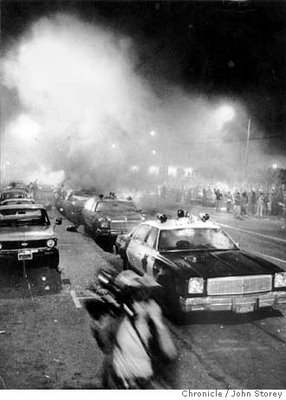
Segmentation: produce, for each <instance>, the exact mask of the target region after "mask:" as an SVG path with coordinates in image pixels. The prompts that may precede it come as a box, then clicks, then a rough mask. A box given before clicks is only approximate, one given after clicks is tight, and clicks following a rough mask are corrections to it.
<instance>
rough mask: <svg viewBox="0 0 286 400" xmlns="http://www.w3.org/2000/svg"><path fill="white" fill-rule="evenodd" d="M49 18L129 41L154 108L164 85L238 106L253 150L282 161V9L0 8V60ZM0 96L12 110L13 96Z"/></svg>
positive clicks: (232, 4) (267, 5)
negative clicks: (248, 124) (247, 121)
mask: <svg viewBox="0 0 286 400" xmlns="http://www.w3.org/2000/svg"><path fill="white" fill-rule="evenodd" d="M57 12H61V13H68V14H69V15H73V16H75V17H79V18H80V19H81V20H82V21H86V23H88V24H90V25H97V24H100V25H101V26H104V27H107V29H111V30H112V32H115V34H116V32H118V35H126V37H129V38H131V39H132V42H133V43H134V44H135V45H136V56H135V57H134V60H133V65H134V70H135V72H136V74H138V75H139V76H140V77H142V78H143V79H145V80H146V81H147V82H148V83H149V84H150V85H151V86H152V90H153V91H154V93H156V95H157V96H158V98H161V99H164V100H162V101H166V98H168V87H169V86H168V85H173V86H177V87H180V88H183V90H184V91H185V92H186V93H188V92H189V93H192V94H194V93H195V95H196V96H197V98H200V96H201V95H202V96H204V99H207V101H208V102H209V103H210V104H211V103H212V101H214V102H215V101H216V99H217V98H218V97H219V96H225V97H227V98H229V99H233V100H234V101H236V100H238V101H240V102H241V103H243V104H244V105H245V106H246V107H247V110H248V113H249V117H251V118H252V120H253V121H255V124H256V127H260V128H261V129H256V130H255V131H254V132H253V133H252V136H251V139H250V140H251V141H253V144H254V145H256V144H255V143H258V142H259V144H261V143H262V144H263V146H264V148H266V149H267V152H268V153H269V154H274V155H275V154H277V155H280V156H285V155H286V129H285V128H286V2H285V1H283V0H281V1H276V0H271V1H270V0H269V1H261V0H256V1H252V0H248V1H238V0H237V1H235V0H233V1H226V0H225V1H223V0H221V1H89V0H87V1H84V0H82V1H80V0H78V1H68V0H66V1H57V0H53V1H52V0H50V1H49V0H41V1H25V0H22V1H15V0H9V1H8V0H4V1H3V0H2V1H1V40H2V49H3V52H2V54H4V55H5V54H7V53H8V52H9V49H10V48H12V47H13V46H15V43H17V42H18V41H19V40H20V39H21V37H23V35H25V33H26V32H27V30H29V28H30V27H31V26H32V25H33V24H34V23H36V22H37V21H38V20H39V19H40V18H42V17H52V16H53V15H54V14H55V13H57ZM163 82H165V83H166V85H164V84H163ZM4 90H6V88H4ZM4 93H5V94H6V96H7V98H9V104H13V107H14V106H15V107H17V98H16V97H15V96H14V93H13V90H12V91H11V90H9V91H7V93H6V92H4ZM6 112H7V113H9V110H6ZM243 140H245V139H243Z"/></svg>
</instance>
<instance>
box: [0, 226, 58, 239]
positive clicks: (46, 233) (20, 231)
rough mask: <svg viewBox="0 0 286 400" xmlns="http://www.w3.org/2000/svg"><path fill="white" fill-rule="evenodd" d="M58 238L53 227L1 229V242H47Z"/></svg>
mask: <svg viewBox="0 0 286 400" xmlns="http://www.w3.org/2000/svg"><path fill="white" fill-rule="evenodd" d="M51 237H53V238H54V237H57V235H56V234H55V232H54V230H53V227H52V226H21V227H4V228H0V242H7V241H14V240H19V241H20V240H45V239H49V238H51Z"/></svg>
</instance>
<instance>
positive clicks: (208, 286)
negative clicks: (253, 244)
mask: <svg viewBox="0 0 286 400" xmlns="http://www.w3.org/2000/svg"><path fill="white" fill-rule="evenodd" d="M82 197H84V196H82V193H78V192H74V193H72V192H70V193H66V194H63V195H62V198H60V196H59V198H58V199H57V200H56V205H57V207H58V209H59V210H60V211H61V212H62V213H63V214H64V215H66V216H72V217H74V216H76V220H77V223H79V224H83V226H84V228H85V230H86V231H87V232H88V233H90V234H91V235H92V236H93V237H94V238H95V239H96V240H97V241H100V242H101V243H103V242H104V244H105V245H106V249H107V250H110V249H112V248H114V246H115V249H116V252H117V253H118V254H119V255H120V256H121V258H122V261H123V268H124V269H132V270H133V271H135V272H136V273H137V274H138V275H148V276H150V277H152V279H154V280H155V281H157V282H158V283H159V284H160V285H161V286H162V288H163V293H164V295H163V301H162V306H163V308H164V309H165V310H166V313H167V314H169V315H170V316H171V317H172V318H173V319H174V320H177V321H182V320H183V319H184V318H185V316H186V315H187V314H188V313H189V312H190V311H192V312H194V311H232V312H235V313H240V314H243V313H249V312H253V311H255V310H257V309H261V308H265V307H273V306H281V305H286V272H285V271H284V270H282V269H281V268H280V267H278V266H277V265H275V264H273V263H271V262H269V261H266V260H265V259H263V258H261V257H258V256H257V255H254V254H251V253H249V252H246V251H243V250H241V249H240V248H239V245H238V244H237V243H235V242H234V241H233V239H232V238H231V237H230V236H229V235H228V234H227V233H226V232H224V231H223V229H222V228H221V226H220V225H219V224H217V223H214V222H210V220H209V218H208V215H206V214H202V215H200V216H193V215H188V213H186V212H185V211H183V210H179V211H178V215H177V218H173V219H170V220H168V219H167V217H166V215H164V214H163V215H162V214H161V215H159V218H158V219H157V220H156V219H150V218H148V219H146V217H145V215H144V214H142V212H141V210H138V209H137V208H136V205H135V204H134V203H133V201H132V200H131V199H119V198H117V197H116V195H114V193H111V194H110V195H109V196H103V195H94V196H92V197H89V198H88V196H87V198H86V199H85V200H84V199H82ZM77 198H79V201H76V199H77ZM71 219H72V218H71Z"/></svg>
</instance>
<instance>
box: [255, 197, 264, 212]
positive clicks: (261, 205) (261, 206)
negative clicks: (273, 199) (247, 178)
mask: <svg viewBox="0 0 286 400" xmlns="http://www.w3.org/2000/svg"><path fill="white" fill-rule="evenodd" d="M263 215H264V196H263V193H262V192H260V193H259V196H258V198H257V210H256V216H257V217H263Z"/></svg>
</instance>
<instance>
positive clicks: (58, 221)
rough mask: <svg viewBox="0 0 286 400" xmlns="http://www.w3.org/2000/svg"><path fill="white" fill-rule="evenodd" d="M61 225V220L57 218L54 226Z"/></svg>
mask: <svg viewBox="0 0 286 400" xmlns="http://www.w3.org/2000/svg"><path fill="white" fill-rule="evenodd" d="M62 223H63V219H62V218H57V219H56V222H55V224H56V225H61V224H62Z"/></svg>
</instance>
